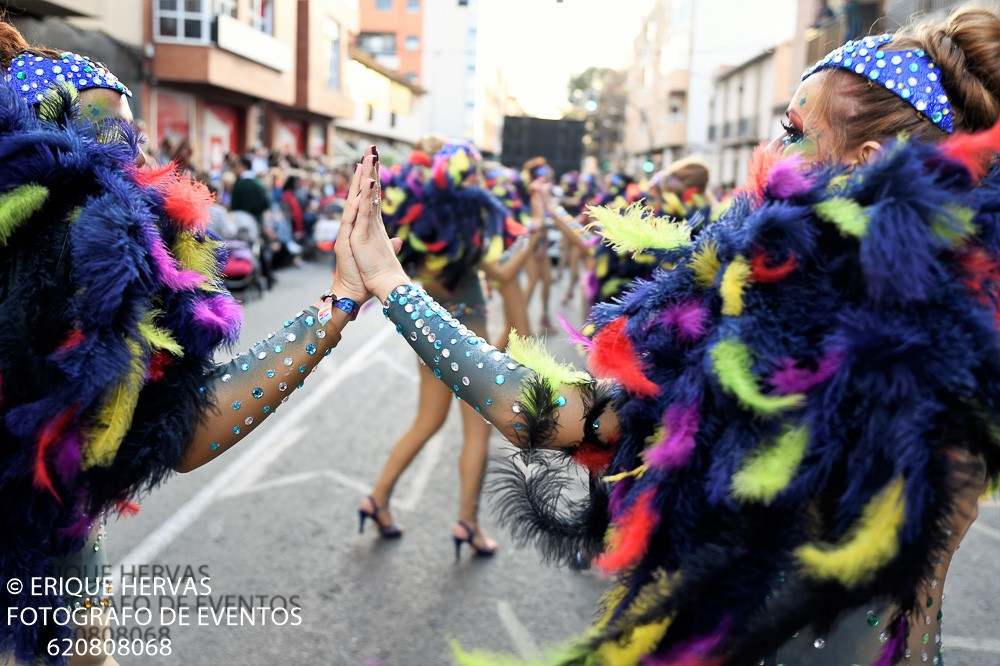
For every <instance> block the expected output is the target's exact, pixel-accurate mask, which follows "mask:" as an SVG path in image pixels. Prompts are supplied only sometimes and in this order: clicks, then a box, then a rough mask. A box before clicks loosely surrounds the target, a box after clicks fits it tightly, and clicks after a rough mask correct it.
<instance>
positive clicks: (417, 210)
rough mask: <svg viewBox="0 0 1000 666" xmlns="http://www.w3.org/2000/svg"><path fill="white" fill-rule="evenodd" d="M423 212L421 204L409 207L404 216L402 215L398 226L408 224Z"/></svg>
mask: <svg viewBox="0 0 1000 666" xmlns="http://www.w3.org/2000/svg"><path fill="white" fill-rule="evenodd" d="M423 212H424V205H423V204H422V203H418V204H413V206H411V207H410V210H408V211H406V215H404V216H403V219H401V220H400V221H399V224H400V225H403V224H410V223H411V222H413V221H414V220H415V219H417V218H418V217H420V214H421V213H423Z"/></svg>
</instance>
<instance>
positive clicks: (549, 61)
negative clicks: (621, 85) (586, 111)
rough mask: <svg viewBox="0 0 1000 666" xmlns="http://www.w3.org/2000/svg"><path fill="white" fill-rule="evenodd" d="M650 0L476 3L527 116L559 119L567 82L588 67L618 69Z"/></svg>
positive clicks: (486, 39)
mask: <svg viewBox="0 0 1000 666" xmlns="http://www.w3.org/2000/svg"><path fill="white" fill-rule="evenodd" d="M653 2H654V0H563V2H557V1H556V0H480V4H479V11H480V24H479V25H480V28H479V38H480V41H479V48H488V49H490V53H491V54H496V55H497V57H496V60H497V61H498V63H499V65H500V67H501V68H502V70H503V72H504V74H505V75H506V76H507V80H508V86H509V91H510V94H511V95H512V96H514V97H516V98H517V100H518V101H519V102H520V103H521V105H522V106H523V107H524V109H525V111H526V112H527V113H528V114H529V115H534V116H540V117H550V118H559V117H561V116H562V114H561V112H560V108H561V107H563V106H565V105H566V103H567V102H566V84H567V82H568V81H569V77H570V76H572V75H573V74H576V73H578V72H581V71H583V70H585V69H586V68H587V67H589V66H592V65H595V66H607V67H622V66H624V65H625V64H626V62H627V60H628V56H629V53H630V52H631V49H632V40H633V39H635V36H636V35H638V34H639V30H640V28H641V26H642V19H643V17H645V16H646V14H647V13H648V12H649V10H650V8H651V7H652V6H653Z"/></svg>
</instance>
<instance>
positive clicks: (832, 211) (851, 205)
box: [813, 197, 871, 238]
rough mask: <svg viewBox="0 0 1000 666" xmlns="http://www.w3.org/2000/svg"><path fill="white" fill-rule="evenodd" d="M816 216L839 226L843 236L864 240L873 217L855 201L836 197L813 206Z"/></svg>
mask: <svg viewBox="0 0 1000 666" xmlns="http://www.w3.org/2000/svg"><path fill="white" fill-rule="evenodd" d="M813 210H814V211H816V215H818V216H819V217H820V219H822V220H826V221H827V222H830V223H832V224H834V225H836V226H837V228H839V229H840V233H841V235H843V236H854V237H855V238H864V236H865V234H866V233H868V223H869V222H871V217H869V215H868V213H867V212H866V211H865V209H864V207H863V206H862V205H861V204H859V203H858V202H856V201H854V200H853V199H845V198H843V197H834V198H832V199H826V200H824V201H821V202H819V203H818V204H816V205H815V206H813Z"/></svg>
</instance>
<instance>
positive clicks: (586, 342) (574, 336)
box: [558, 315, 593, 349]
mask: <svg viewBox="0 0 1000 666" xmlns="http://www.w3.org/2000/svg"><path fill="white" fill-rule="evenodd" d="M558 319H559V324H560V325H561V326H562V327H563V330H564V331H566V334H567V335H568V336H569V338H568V341H569V342H572V343H573V344H577V345H583V348H584V349H590V346H591V345H592V344H593V341H591V339H590V338H588V337H587V336H586V335H584V334H583V333H581V332H580V331H578V330H576V329H575V328H573V326H572V325H571V324H570V323H569V322H568V321H566V317H563V316H562V315H559V316H558Z"/></svg>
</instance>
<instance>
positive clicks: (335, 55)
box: [326, 21, 340, 90]
mask: <svg viewBox="0 0 1000 666" xmlns="http://www.w3.org/2000/svg"><path fill="white" fill-rule="evenodd" d="M328 30H329V34H330V78H329V79H327V82H326V87H327V88H329V89H330V90H340V24H339V23H336V22H335V21H331V22H330V26H329V29H328Z"/></svg>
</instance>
